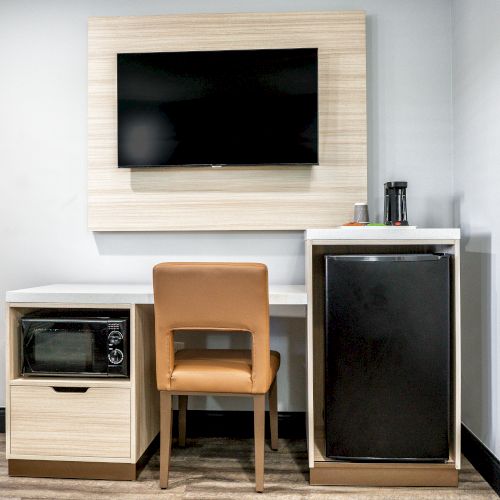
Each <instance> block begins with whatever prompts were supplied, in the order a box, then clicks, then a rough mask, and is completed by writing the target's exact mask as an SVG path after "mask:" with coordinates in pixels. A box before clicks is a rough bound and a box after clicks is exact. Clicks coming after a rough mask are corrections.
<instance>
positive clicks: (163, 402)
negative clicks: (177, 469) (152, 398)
mask: <svg viewBox="0 0 500 500" xmlns="http://www.w3.org/2000/svg"><path fill="white" fill-rule="evenodd" d="M171 442H172V396H171V394H170V393H169V392H168V391H160V488H167V487H168V470H169V468H170V453H171V451H170V450H171Z"/></svg>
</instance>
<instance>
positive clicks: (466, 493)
mask: <svg viewBox="0 0 500 500" xmlns="http://www.w3.org/2000/svg"><path fill="white" fill-rule="evenodd" d="M158 476H159V457H158V454H156V455H154V456H153V457H152V459H151V460H150V462H149V464H148V465H147V466H146V468H145V469H144V470H143V471H142V473H141V475H140V476H139V479H138V481H133V482H129V481H90V480H73V479H32V478H15V477H8V476H7V463H6V460H5V435H4V434H0V498H2V499H4V498H9V499H37V500H38V499H50V500H55V499H82V500H93V499H108V498H109V499H120V500H129V499H130V500H147V499H150V498H155V499H156V498H160V497H161V498H168V499H181V498H182V499H186V498H191V499H196V500H204V499H227V500H235V499H236V500H244V499H250V498H252V499H263V498H280V499H284V500H299V499H309V498H311V499H325V500H326V499H329V500H330V499H332V500H335V499H347V498H348V499H352V500H361V499H363V500H365V499H379V500H382V499H384V500H391V499H418V500H420V499H436V500H442V499H457V498H460V499H461V498H464V499H475V498H481V499H484V498H498V497H497V495H496V494H495V493H494V491H493V490H492V489H491V488H490V487H489V485H488V484H487V483H486V482H485V481H484V480H483V479H482V477H481V476H480V475H479V474H478V473H477V472H476V470H475V469H474V468H473V467H472V466H471V465H470V463H469V462H467V461H466V460H464V467H463V470H462V471H461V473H460V485H459V487H458V489H456V488H358V487H356V488H353V487H349V488H347V487H332V486H309V483H308V471H307V456H306V443H305V441H303V440H287V439H282V440H280V449H279V451H278V452H273V451H272V450H270V449H269V447H268V446H266V473H265V488H266V489H265V492H264V493H263V494H257V493H255V491H254V483H253V480H254V476H253V441H252V440H251V439H241V440H238V439H223V438H197V439H192V440H190V439H188V440H187V447H186V448H185V449H180V448H177V447H174V449H173V455H172V463H171V473H170V487H169V489H168V490H160V489H159V487H158Z"/></svg>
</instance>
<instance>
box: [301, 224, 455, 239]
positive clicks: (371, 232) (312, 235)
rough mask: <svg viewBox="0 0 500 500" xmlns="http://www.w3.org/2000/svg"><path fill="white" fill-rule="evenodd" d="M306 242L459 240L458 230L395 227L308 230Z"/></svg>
mask: <svg viewBox="0 0 500 500" xmlns="http://www.w3.org/2000/svg"><path fill="white" fill-rule="evenodd" d="M305 239H306V240H459V239H460V229H457V228H405V227H394V226H386V227H381V226H373V227H338V228H330V229H307V230H306V233H305Z"/></svg>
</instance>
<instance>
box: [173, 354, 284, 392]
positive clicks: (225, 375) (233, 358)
mask: <svg viewBox="0 0 500 500" xmlns="http://www.w3.org/2000/svg"><path fill="white" fill-rule="evenodd" d="M279 366H280V355H279V353H278V352H276V351H271V373H270V376H269V385H268V389H269V386H270V385H271V383H272V381H273V380H274V378H275V377H276V373H277V371H278V368H279ZM170 388H171V390H172V391H181V392H182V391H185V392H208V393H217V392H220V393H226V392H227V393H239V394H245V393H247V394H252V351H251V350H249V349H245V350H237V349H183V350H182V351H178V352H176V353H175V363H174V370H173V372H172V377H171V380H170ZM266 392H267V391H266Z"/></svg>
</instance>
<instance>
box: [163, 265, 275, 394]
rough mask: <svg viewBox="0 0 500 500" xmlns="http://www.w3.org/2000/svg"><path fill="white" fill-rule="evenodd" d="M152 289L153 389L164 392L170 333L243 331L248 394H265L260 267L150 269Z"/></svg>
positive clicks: (265, 322)
mask: <svg viewBox="0 0 500 500" xmlns="http://www.w3.org/2000/svg"><path fill="white" fill-rule="evenodd" d="M153 288H154V308H155V332H156V333H155V335H156V379H157V384H158V389H159V390H169V389H170V379H171V375H172V371H173V369H174V364H175V357H174V332H175V331H176V330H182V331H189V330H195V331H199V330H216V331H217V330H220V331H236V332H242V331H244V332H249V333H250V334H251V336H252V392H253V393H257V394H259V393H264V392H265V391H266V390H267V385H266V384H267V383H268V377H269V374H270V347H269V289H268V278H267V267H266V266H265V265H264V264H256V263H220V262H219V263H190V262H165V263H162V264H158V265H156V266H155V267H154V270H153Z"/></svg>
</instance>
